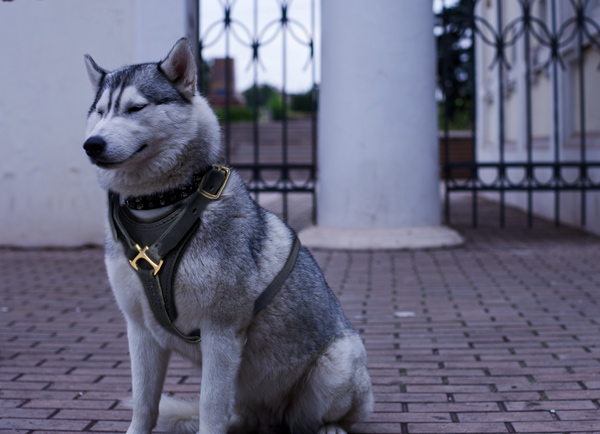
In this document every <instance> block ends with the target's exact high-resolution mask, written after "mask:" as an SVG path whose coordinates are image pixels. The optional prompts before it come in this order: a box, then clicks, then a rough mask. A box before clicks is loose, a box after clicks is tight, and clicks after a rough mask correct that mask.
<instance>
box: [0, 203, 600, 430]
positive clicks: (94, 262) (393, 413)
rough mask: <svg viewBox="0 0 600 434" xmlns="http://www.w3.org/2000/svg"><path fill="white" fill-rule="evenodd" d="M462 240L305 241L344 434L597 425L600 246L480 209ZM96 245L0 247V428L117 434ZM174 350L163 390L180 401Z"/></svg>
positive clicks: (116, 332)
mask: <svg viewBox="0 0 600 434" xmlns="http://www.w3.org/2000/svg"><path fill="white" fill-rule="evenodd" d="M481 213H482V215H481V217H480V222H481V226H480V227H479V228H478V229H472V228H471V227H470V226H469V225H468V224H467V222H466V220H467V216H466V215H462V214H460V213H458V214H456V213H455V214H453V223H454V225H455V227H456V228H458V229H459V230H460V231H461V233H462V234H463V235H464V236H465V238H466V241H467V242H466V244H465V246H463V247H461V248H456V249H450V250H428V251H416V252H377V253H375V252H345V251H326V250H322V251H315V252H314V254H315V257H316V259H317V261H318V262H319V263H320V264H321V266H322V267H323V269H324V272H325V275H326V278H327V280H328V282H329V284H330V285H331V287H332V289H333V290H334V292H335V293H336V294H337V295H338V297H339V298H340V300H341V302H342V305H343V307H344V310H345V312H346V314H347V315H348V317H349V318H350V320H351V321H352V322H353V324H354V325H355V327H356V328H357V329H358V330H359V331H360V333H361V335H362V336H363V338H364V341H365V345H366V347H367V351H368V358H369V369H370V372H371V376H372V380H373V387H374V392H375V400H376V405H375V413H374V414H373V416H372V418H371V420H370V421H369V422H367V423H362V424H359V425H356V426H355V427H354V429H353V431H352V432H354V433H594V432H596V433H600V410H599V409H600V404H599V400H600V333H599V332H600V324H599V321H600V319H599V313H600V309H599V306H598V302H599V301H600V288H599V285H600V265H599V261H598V259H599V256H600V255H599V253H600V240H599V239H598V238H596V237H593V236H591V235H587V234H585V233H582V232H580V231H578V230H575V229H569V228H564V227H562V228H558V229H557V228H554V226H553V225H551V224H549V223H546V222H542V221H538V220H536V222H535V225H534V228H532V229H526V228H525V217H524V216H523V215H522V214H520V213H517V212H510V213H509V214H510V215H509V218H508V225H507V228H505V229H500V228H498V227H497V226H496V224H497V210H496V209H495V208H494V207H493V206H491V205H490V204H487V205H486V204H485V203H484V204H482V206H481ZM102 256H103V252H102V249H100V248H89V249H80V250H15V249H0V275H1V276H2V279H1V281H0V282H1V283H0V291H1V292H0V294H1V298H0V341H1V344H0V432H11V433H23V434H26V433H28V434H29V433H30V434H33V433H35V434H42V433H55V434H56V433H72V432H103V433H123V432H125V431H126V429H127V426H128V420H129V418H130V412H129V410H127V409H125V408H124V407H123V406H122V404H121V403H120V400H121V399H122V398H123V397H126V396H128V395H129V394H130V374H129V369H130V365H129V358H128V353H127V337H126V334H125V326H124V321H123V319H122V317H121V314H120V312H119V310H118V308H117V307H116V305H115V302H114V301H113V297H112V294H111V292H110V289H109V286H108V282H107V279H106V274H105V271H104V264H103V259H102ZM199 387H200V381H199V373H198V372H197V371H196V370H195V369H193V368H191V367H190V365H189V364H188V363H187V362H185V361H184V360H182V359H179V358H177V357H175V358H174V359H173V361H172V364H171V367H170V369H169V374H168V377H167V381H166V385H165V391H166V392H169V393H173V394H176V395H180V396H189V397H192V396H196V395H197V394H198V391H199Z"/></svg>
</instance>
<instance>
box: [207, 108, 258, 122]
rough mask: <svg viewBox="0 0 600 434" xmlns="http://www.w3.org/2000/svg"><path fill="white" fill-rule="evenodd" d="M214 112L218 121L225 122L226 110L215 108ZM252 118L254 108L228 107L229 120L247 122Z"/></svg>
mask: <svg viewBox="0 0 600 434" xmlns="http://www.w3.org/2000/svg"><path fill="white" fill-rule="evenodd" d="M215 113H216V114H217V117H218V118H219V121H220V122H225V118H226V112H225V109H224V108H216V109H215ZM253 119H254V110H252V109H251V108H248V107H230V109H229V120H230V121H231V122H248V121H252V120H253Z"/></svg>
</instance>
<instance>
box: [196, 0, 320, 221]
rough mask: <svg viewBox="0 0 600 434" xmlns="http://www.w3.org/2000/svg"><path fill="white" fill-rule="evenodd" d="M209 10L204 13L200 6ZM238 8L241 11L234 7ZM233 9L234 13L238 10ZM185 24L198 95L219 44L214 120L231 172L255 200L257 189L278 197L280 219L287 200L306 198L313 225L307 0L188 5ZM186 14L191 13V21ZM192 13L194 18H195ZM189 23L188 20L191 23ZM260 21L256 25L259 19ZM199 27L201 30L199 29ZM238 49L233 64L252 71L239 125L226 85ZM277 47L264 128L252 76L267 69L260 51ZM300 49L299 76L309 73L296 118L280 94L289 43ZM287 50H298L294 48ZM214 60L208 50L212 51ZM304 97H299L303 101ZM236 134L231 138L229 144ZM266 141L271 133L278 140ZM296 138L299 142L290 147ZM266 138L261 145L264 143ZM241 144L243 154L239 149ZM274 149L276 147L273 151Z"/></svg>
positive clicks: (311, 27) (313, 89) (211, 0)
mask: <svg viewBox="0 0 600 434" xmlns="http://www.w3.org/2000/svg"><path fill="white" fill-rule="evenodd" d="M209 5H210V6H211V8H212V9H211V10H208V7H207V6H209ZM265 6H268V7H271V12H273V10H274V11H275V14H276V15H275V16H273V14H272V17H271V18H270V19H265V15H264V14H262V12H264V11H262V12H261V8H263V9H264V7H265ZM299 6H302V7H303V8H304V11H305V12H306V10H309V13H308V14H306V13H305V14H304V15H303V16H302V17H301V18H299V17H297V16H295V15H294V11H295V9H297V8H298V7H299ZM242 8H245V9H242ZM238 10H241V12H238ZM188 13H189V18H190V20H189V27H190V28H191V29H192V30H191V34H194V33H195V34H196V35H199V44H198V47H197V48H198V54H199V59H200V62H199V64H200V66H199V71H200V76H199V86H200V91H201V92H202V93H203V94H207V93H209V89H208V87H207V85H208V83H209V80H208V79H207V76H206V74H207V73H208V72H209V69H208V68H207V65H206V63H205V61H206V57H207V55H206V53H207V51H208V50H209V49H213V47H215V46H216V45H217V44H221V45H222V49H221V52H220V57H222V58H223V60H222V61H221V66H222V67H223V73H224V77H223V78H224V86H222V88H221V89H220V97H221V103H222V111H221V123H222V128H223V144H224V158H225V161H226V163H228V164H230V165H232V166H233V167H235V168H236V169H237V170H238V172H240V173H241V174H242V176H243V177H244V179H245V180H246V182H247V185H248V189H249V190H250V191H251V192H252V193H253V194H254V195H255V196H256V197H258V195H259V194H260V193H264V192H277V193H280V194H281V195H282V199H283V205H282V210H281V212H282V215H283V217H284V219H287V216H288V195H289V194H293V193H304V194H309V195H311V197H312V204H313V221H314V219H315V215H316V199H315V184H316V155H317V152H316V144H317V133H316V126H317V121H316V119H317V118H316V113H317V91H318V89H317V85H316V69H315V68H316V66H315V55H314V51H315V50H314V47H315V43H314V34H315V1H314V0H299V1H295V2H294V7H293V8H292V0H262V1H261V2H260V4H259V2H258V0H202V1H201V0H189V3H188ZM194 14H197V15H196V16H195V17H194ZM198 16H199V17H200V18H202V19H201V20H200V19H198ZM194 20H195V21H196V23H194ZM261 20H262V21H261ZM200 23H202V25H201V24H200ZM234 43H235V44H236V45H237V47H238V48H239V47H243V49H244V50H245V54H244V55H245V57H240V55H239V50H238V56H237V58H235V61H236V62H238V65H239V64H242V65H244V68H245V72H246V73H248V74H252V76H253V80H252V85H251V88H250V89H249V90H248V91H247V92H248V95H249V96H250V98H248V99H249V100H251V102H250V103H249V104H248V105H249V106H250V107H249V108H250V109H251V116H250V119H249V120H248V122H247V123H246V124H245V125H239V124H235V123H233V120H234V116H235V110H236V108H235V105H236V102H237V99H236V98H237V93H236V89H235V88H234V86H233V82H234V71H233V61H232V59H233V56H232V50H231V47H232V44H234ZM275 44H280V47H281V51H280V52H279V54H278V57H279V56H280V57H279V59H278V62H277V63H280V66H278V68H280V74H281V75H280V77H281V78H280V85H279V86H278V95H279V97H278V101H280V106H279V107H278V108H277V110H278V115H277V117H278V120H277V121H275V122H272V123H270V124H269V125H265V124H264V123H263V122H261V107H260V106H259V100H260V98H261V95H260V92H261V88H262V86H261V85H260V84H259V80H260V79H259V77H260V73H261V71H264V68H273V66H272V65H271V64H270V63H269V59H265V57H264V56H263V55H262V53H263V50H264V49H265V48H266V47H269V46H273V45H275ZM290 44H295V45H296V47H298V46H300V47H303V51H304V54H303V55H304V56H305V59H306V60H305V67H304V73H305V74H307V75H309V76H310V81H311V85H310V89H309V91H308V93H307V94H306V95H305V97H306V98H307V99H308V105H309V106H310V107H309V109H308V114H307V115H306V116H305V117H304V118H303V119H301V120H296V119H291V116H290V94H289V92H288V76H289V46H290ZM294 53H296V54H297V53H298V50H296V51H295V52H294ZM213 56H214V49H213ZM306 98H305V99H306ZM238 135H242V136H243V137H242V138H241V139H240V140H239V141H235V140H234V139H235V138H236V137H237V136H238ZM274 136H279V138H278V139H276V137H274ZM296 137H304V139H303V140H302V142H301V143H297V140H296ZM266 141H269V143H268V144H267V143H266ZM240 147H242V148H243V149H239V148H240ZM275 148H276V149H275Z"/></svg>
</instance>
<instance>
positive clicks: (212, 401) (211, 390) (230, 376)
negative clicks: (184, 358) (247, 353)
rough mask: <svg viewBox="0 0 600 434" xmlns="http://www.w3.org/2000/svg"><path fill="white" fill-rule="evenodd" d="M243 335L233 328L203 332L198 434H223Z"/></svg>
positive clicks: (206, 329) (225, 430) (235, 379)
mask: <svg viewBox="0 0 600 434" xmlns="http://www.w3.org/2000/svg"><path fill="white" fill-rule="evenodd" d="M242 348H243V336H241V335H240V334H238V333H236V332H235V330H233V329H229V328H227V329H213V328H212V327H205V328H203V329H202V388H201V391H200V434H225V433H226V432H227V427H228V424H229V418H230V417H231V412H232V409H233V401H234V399H235V390H236V384H237V375H238V370H239V367H240V362H241V355H242Z"/></svg>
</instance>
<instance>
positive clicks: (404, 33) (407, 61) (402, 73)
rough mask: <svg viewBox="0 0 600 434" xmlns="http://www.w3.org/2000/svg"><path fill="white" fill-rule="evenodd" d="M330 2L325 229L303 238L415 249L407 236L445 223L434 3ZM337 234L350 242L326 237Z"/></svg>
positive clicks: (325, 64) (324, 79) (322, 168)
mask: <svg viewBox="0 0 600 434" xmlns="http://www.w3.org/2000/svg"><path fill="white" fill-rule="evenodd" d="M321 8H322V12H321V14H322V60H321V69H322V72H321V87H320V101H319V155H318V157H319V186H318V214H317V223H318V227H317V228H313V229H311V230H310V231H308V233H304V234H301V235H304V238H303V242H305V243H307V244H309V245H310V244H312V245H323V243H324V244H327V243H328V242H330V243H332V245H331V247H346V248H349V247H353V246H354V247H358V248H359V247H385V248H394V247H411V246H412V241H411V242H409V243H408V244H407V243H406V241H407V239H406V237H407V236H408V237H409V238H411V240H413V241H414V236H415V234H416V233H417V232H418V233H419V235H418V237H420V238H423V237H425V238H427V237H429V235H426V234H429V233H432V231H431V230H429V231H426V232H425V233H423V232H422V231H420V230H419V231H417V232H415V230H414V228H422V227H427V228H433V232H436V231H437V228H440V229H441V230H445V229H444V228H441V227H440V226H439V225H440V218H441V217H440V184H439V168H438V131H437V111H436V103H435V73H436V61H435V43H434V36H433V12H432V5H431V2H429V1H424V0H402V1H399V0H377V1H375V2H365V1H364V0H323V1H322V2H321ZM394 230H395V231H396V232H394ZM436 233H437V232H436ZM394 234H395V235H394ZM407 234H408V235H407ZM411 234H412V235H411ZM331 237H333V238H334V239H337V240H338V241H341V244H339V243H337V242H333V241H324V240H325V239H329V238H331ZM361 237H362V238H364V242H360V241H359V240H358V238H361ZM378 237H379V238H381V239H379V238H378ZM390 237H391V238H394V237H395V238H397V239H396V240H395V241H391V240H390ZM435 237H437V235H436V236H435ZM401 238H402V239H401ZM344 240H345V241H344ZM313 241H315V242H316V243H315V242H313ZM382 243H383V244H384V246H380V244H382ZM444 243H445V242H441V243H438V242H434V243H433V244H442V245H443V244H444ZM409 244H410V245H409ZM451 244H452V243H451ZM413 247H414V246H413Z"/></svg>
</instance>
